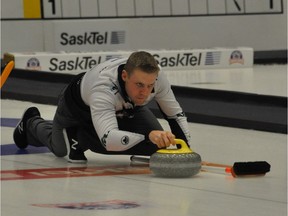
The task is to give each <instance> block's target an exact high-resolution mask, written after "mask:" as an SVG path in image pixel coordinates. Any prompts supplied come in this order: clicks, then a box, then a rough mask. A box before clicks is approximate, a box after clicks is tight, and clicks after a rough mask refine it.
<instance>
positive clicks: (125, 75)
mask: <svg viewBox="0 0 288 216" xmlns="http://www.w3.org/2000/svg"><path fill="white" fill-rule="evenodd" d="M121 77H122V80H123V81H124V82H125V81H126V80H127V78H128V73H127V71H126V70H122V74H121Z"/></svg>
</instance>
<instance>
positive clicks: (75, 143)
mask: <svg viewBox="0 0 288 216" xmlns="http://www.w3.org/2000/svg"><path fill="white" fill-rule="evenodd" d="M72 142H73V144H72V145H71V148H72V149H74V150H76V146H77V145H78V141H77V140H74V139H72Z"/></svg>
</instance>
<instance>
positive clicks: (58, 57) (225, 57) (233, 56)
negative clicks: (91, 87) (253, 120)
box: [4, 47, 253, 74]
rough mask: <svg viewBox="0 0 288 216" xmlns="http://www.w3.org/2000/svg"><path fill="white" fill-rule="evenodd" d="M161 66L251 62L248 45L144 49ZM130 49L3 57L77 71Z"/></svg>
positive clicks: (21, 64)
mask: <svg viewBox="0 0 288 216" xmlns="http://www.w3.org/2000/svg"><path fill="white" fill-rule="evenodd" d="M147 51H148V52H150V53H151V54H152V55H153V56H154V57H155V59H156V60H157V61H158V63H159V65H160V66H161V67H162V68H163V69H164V70H182V69H183V70H193V69H216V68H243V67H244V68H247V67H252V66H253V49H252V48H245V47H244V48H243V47H242V48H235V49H228V48H215V49H203V50H200V49H197V50H196V49H195V50H147ZM131 53H132V51H115V52H35V53H6V54H4V61H6V62H8V61H9V60H14V61H15V68H18V69H27V70H39V71H47V72H55V73H68V74H78V73H80V72H84V71H87V70H89V69H91V68H92V67H94V66H96V65H98V64H100V63H102V62H104V61H106V60H109V59H112V58H123V57H128V56H129V55H130V54H131Z"/></svg>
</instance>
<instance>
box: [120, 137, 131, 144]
mask: <svg viewBox="0 0 288 216" xmlns="http://www.w3.org/2000/svg"><path fill="white" fill-rule="evenodd" d="M121 143H122V144H123V145H128V144H129V137H128V136H123V137H122V138H121Z"/></svg>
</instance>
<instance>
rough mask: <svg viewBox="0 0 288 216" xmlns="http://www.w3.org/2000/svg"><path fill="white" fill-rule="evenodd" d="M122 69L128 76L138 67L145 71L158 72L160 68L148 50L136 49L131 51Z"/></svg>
mask: <svg viewBox="0 0 288 216" xmlns="http://www.w3.org/2000/svg"><path fill="white" fill-rule="evenodd" d="M124 69H125V70H126V71H127V73H128V76H130V75H131V74H132V73H133V71H134V70H135V69H140V70H142V71H143V72H145V73H158V72H159V70H160V68H159V66H158V63H157V61H156V60H155V58H154V57H153V56H152V55H151V54H150V53H148V52H145V51H137V52H133V53H132V54H131V55H130V56H129V58H128V60H127V63H126V65H125V66H124Z"/></svg>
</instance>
